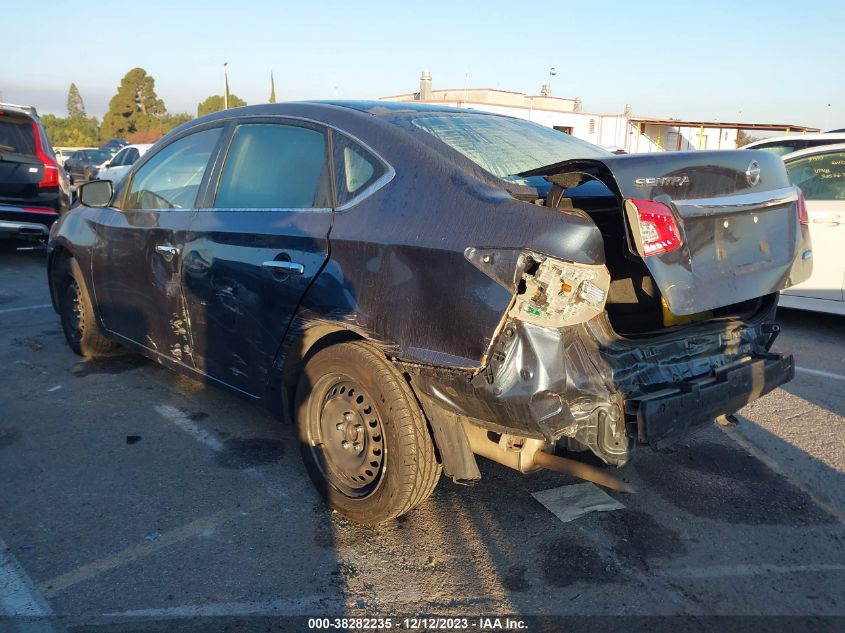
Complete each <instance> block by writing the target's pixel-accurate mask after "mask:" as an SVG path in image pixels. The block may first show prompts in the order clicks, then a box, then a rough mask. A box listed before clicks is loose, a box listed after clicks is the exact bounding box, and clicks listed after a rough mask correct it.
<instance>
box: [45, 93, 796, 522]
mask: <svg viewBox="0 0 845 633" xmlns="http://www.w3.org/2000/svg"><path fill="white" fill-rule="evenodd" d="M80 199H81V202H82V204H81V205H80V206H79V207H77V208H75V209H74V210H72V211H71V212H69V213H67V214H65V215H64V216H62V218H61V219H60V220H59V221H58V222H57V223H56V224H55V225H54V226H53V228H52V231H51V234H50V242H49V283H50V290H51V296H52V301H53V305H54V307H55V309H56V311H57V312H58V314H59V315H60V317H61V322H62V325H63V329H64V332H65V335H66V338H67V341H68V343H69V345H70V346H71V348H72V349H73V350H74V351H75V352H77V353H78V354H81V355H83V356H96V355H101V354H108V353H112V351H113V349H114V348H115V346H117V345H123V346H125V347H128V348H130V349H133V350H136V351H138V352H140V353H142V354H144V355H146V356H149V357H150V358H153V359H155V360H156V361H158V362H160V363H162V364H164V365H166V366H168V367H171V368H173V369H175V370H176V371H179V372H181V373H184V374H187V375H190V376H194V377H196V378H198V379H200V380H203V381H205V382H207V383H209V384H214V385H220V386H222V387H226V388H229V389H231V390H233V391H235V392H237V393H239V394H240V395H242V396H244V397H245V398H248V399H251V400H254V401H256V402H259V403H261V404H263V405H264V406H267V407H268V408H270V409H272V410H274V411H276V412H278V413H279V414H280V416H281V417H283V418H284V419H288V420H292V421H293V422H294V423H295V424H296V425H297V428H298V432H299V438H300V445H301V449H302V455H303V458H304V461H305V464H306V466H307V467H308V471H309V473H310V475H311V478H312V479H313V481H314V483H315V485H316V486H317V488H318V489H319V490H320V492H321V493H322V494H323V495H324V496H325V497H326V498H327V499H328V501H329V503H330V504H331V505H332V506H333V507H334V508H336V509H337V510H338V511H339V512H341V513H342V514H344V515H345V516H347V517H348V518H350V519H352V520H354V521H358V522H361V523H367V524H375V523H379V522H382V521H385V520H388V519H391V518H394V517H397V516H399V515H401V514H403V513H405V512H408V511H409V510H411V509H412V508H414V507H415V506H417V505H419V504H420V503H422V502H424V501H425V499H426V498H427V497H428V496H429V495H430V494H431V492H432V491H433V490H434V487H435V486H436V484H437V482H438V479H439V478H440V475H441V472H445V473H446V475H448V476H449V477H451V478H452V479H453V480H454V481H455V482H457V483H463V484H469V483H473V482H475V481H477V480H478V479H479V478H480V473H479V470H478V466H477V462H476V456H478V455H481V456H483V457H486V458H489V459H492V460H495V461H497V462H500V463H502V464H505V465H507V466H509V467H511V468H514V469H516V470H519V471H521V472H530V471H533V470H538V469H542V468H548V469H553V470H557V471H560V472H566V473H571V474H574V475H577V476H580V477H584V478H586V479H591V480H593V481H597V482H599V483H602V484H604V485H609V486H611V487H617V488H621V487H624V486H623V485H622V484H621V483H620V482H619V481H618V480H616V479H615V478H614V477H612V476H610V475H609V472H608V470H607V469H599V468H596V467H592V466H587V465H586V464H584V463H583V462H582V461H579V460H578V459H573V456H574V455H573V454H574V453H583V452H587V451H589V452H591V453H593V454H595V455H596V456H598V458H600V459H601V460H602V461H603V462H605V463H606V464H608V465H612V466H621V465H623V464H625V463H626V462H627V461H628V460H630V459H631V458H632V456H633V455H634V453H635V451H636V450H642V449H643V448H647V447H651V448H653V449H659V448H661V447H663V446H666V445H669V444H671V443H672V442H674V441H677V440H678V439H679V438H682V437H684V436H685V434H687V433H688V432H690V431H691V430H692V429H695V428H697V427H700V426H701V425H703V424H706V423H710V422H712V421H713V420H714V419H716V418H718V417H720V416H725V415H729V414H731V413H733V412H735V411H737V410H738V409H740V408H741V407H742V406H744V405H745V404H747V403H748V402H750V401H752V400H754V399H756V398H759V397H760V396H762V395H763V394H765V393H767V392H768V391H770V390H772V389H773V388H775V387H777V386H778V385H781V384H783V383H785V382H787V381H788V380H790V379H791V378H792V377H793V374H794V365H793V360H792V358H791V357H784V356H782V355H780V354H776V353H773V352H772V351H771V346H772V343H773V341H774V339H775V337H776V336H777V333H778V331H779V329H778V326H777V323H776V321H775V311H776V307H777V300H778V291H780V290H782V289H784V288H787V287H789V286H791V285H793V284H796V283H799V282H801V281H804V280H806V279H807V278H808V276H809V274H810V272H811V262H812V257H811V254H812V253H811V249H810V242H809V237H808V230H807V215H806V209H805V207H804V204H803V200H802V198H801V194H800V192H799V191H798V190H797V189H796V188H794V187H793V186H791V185H790V184H789V182H788V180H787V177H786V172H785V170H784V167H783V164H782V162H781V160H780V159H779V158H778V157H777V156H774V155H770V154H768V153H763V152H754V151H720V152H687V153H681V152H672V153H659V154H647V155H627V156H616V155H612V154H610V153H607V152H605V151H604V150H602V149H600V148H598V147H595V146H592V145H590V144H588V143H584V142H582V141H579V140H577V139H574V138H572V137H571V136H568V135H566V134H563V133H561V132H558V131H556V130H553V129H549V128H545V127H542V126H539V125H536V124H533V123H530V122H527V121H523V120H518V119H513V118H508V117H503V116H499V115H494V114H486V113H481V112H473V111H467V110H461V109H451V108H443V107H435V106H428V105H419V104H417V105H413V104H405V103H402V104H391V103H385V102H304V103H288V104H268V105H261V106H250V107H245V108H238V109H235V110H228V111H223V112H219V113H216V114H213V115H210V116H207V117H203V118H200V119H197V120H195V121H192V122H189V123H187V124H185V125H183V126H181V127H179V128H177V129H176V130H174V131H173V132H171V133H170V134H168V135H167V136H166V137H164V138H163V139H162V140H161V141H159V142H158V143H156V145H155V146H154V147H153V148H151V149H150V151H148V152H147V154H146V155H145V156H144V157H143V158H142V159H141V160H139V161H138V162H137V163H136V164H135V165H134V166H133V167H132V168H131V170H130V171H129V173H128V175H127V176H126V178H124V179H123V180H122V181H121V182H120V183H118V184H116V185H115V184H113V183H111V182H108V181H95V182H92V183H88V184H86V185H83V186H82V187H81V188H80Z"/></svg>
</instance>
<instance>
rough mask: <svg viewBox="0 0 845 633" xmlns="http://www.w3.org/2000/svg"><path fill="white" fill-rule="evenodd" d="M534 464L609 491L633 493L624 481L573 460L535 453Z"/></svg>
mask: <svg viewBox="0 0 845 633" xmlns="http://www.w3.org/2000/svg"><path fill="white" fill-rule="evenodd" d="M534 463H535V464H536V465H537V466H539V467H540V468H545V469H546V470H553V471H555V472H556V473H562V474H564V475H572V476H573V477H578V479H583V480H585V481H591V482H593V483H594V484H598V485H599V486H604V487H605V488H610V489H611V490H618V491H619V492H635V490H634V489H633V488H631V486H629V485H628V484H626V483H625V482H624V481H621V480H620V479H617V478H616V477H614V476H613V475H610V474H608V473H606V472H605V471H603V470H601V469H600V468H596V467H595V466H590V465H589V464H584V463H582V462H577V461H575V460H574V459H567V458H566V457H560V456H558V455H552V454H551V453H545V452H543V451H537V452H536V453H534Z"/></svg>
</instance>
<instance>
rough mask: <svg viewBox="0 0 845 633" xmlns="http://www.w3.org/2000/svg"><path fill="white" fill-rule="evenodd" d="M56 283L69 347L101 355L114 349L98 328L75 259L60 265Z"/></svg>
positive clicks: (81, 351)
mask: <svg viewBox="0 0 845 633" xmlns="http://www.w3.org/2000/svg"><path fill="white" fill-rule="evenodd" d="M62 266H63V268H62V272H61V276H60V280H59V286H58V304H59V316H60V317H61V320H62V330H64V333H65V339H67V343H68V345H69V346H70V348H71V349H72V350H73V351H74V352H76V353H77V354H79V355H80V356H104V355H106V354H109V353H111V352H113V351H114V350H115V349H117V347H118V345H117V343H115V342H114V341H111V340H109V339H108V338H106V336H105V335H104V334H103V332H102V330H101V329H100V325H99V323H97V317H96V315H95V314H94V306H93V305H92V303H91V297H90V296H89V294H88V290H87V288H86V287H85V280H84V278H83V277H82V270H81V269H80V268H79V264H77V263H76V260H75V259H70V260H67V261H66V262H65V263H64V264H62Z"/></svg>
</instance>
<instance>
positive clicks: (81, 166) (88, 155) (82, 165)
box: [64, 149, 112, 184]
mask: <svg viewBox="0 0 845 633" xmlns="http://www.w3.org/2000/svg"><path fill="white" fill-rule="evenodd" d="M111 156H112V155H111V153H110V152H109V151H108V150H104V149H78V150H76V151H75V152H73V154H71V155H70V157H68V158H67V159H66V160H65V164H64V168H65V171H66V172H67V173H68V176H69V177H70V182H71V184H73V183H76V182H78V181H81V182H86V181H88V180H93V179H94V178H96V176H97V173H98V172H99V171H100V168H101V167H102V166H103V165H104V164H105V163H106V162H108V161H109V159H110V158H111Z"/></svg>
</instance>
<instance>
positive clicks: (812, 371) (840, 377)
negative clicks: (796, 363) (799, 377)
mask: <svg viewBox="0 0 845 633" xmlns="http://www.w3.org/2000/svg"><path fill="white" fill-rule="evenodd" d="M795 371H798V372H801V373H803V374H810V375H812V376H822V377H823V378H833V379H834V380H845V376H843V375H842V374H834V373H833V372H830V371H822V370H820V369H808V368H806V367H796V368H795Z"/></svg>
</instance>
